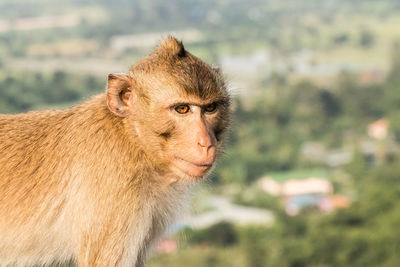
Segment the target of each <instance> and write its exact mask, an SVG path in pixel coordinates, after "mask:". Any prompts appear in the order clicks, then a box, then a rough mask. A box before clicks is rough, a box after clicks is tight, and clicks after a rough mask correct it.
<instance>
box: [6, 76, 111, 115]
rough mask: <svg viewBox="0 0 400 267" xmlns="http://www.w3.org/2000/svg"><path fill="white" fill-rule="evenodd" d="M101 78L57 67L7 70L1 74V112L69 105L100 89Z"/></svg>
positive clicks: (101, 85) (101, 84) (101, 86)
mask: <svg viewBox="0 0 400 267" xmlns="http://www.w3.org/2000/svg"><path fill="white" fill-rule="evenodd" d="M104 82H105V81H103V80H102V79H99V78H97V77H95V76H90V75H89V76H88V75H76V74H68V73H65V72H62V71H57V72H54V73H52V74H48V75H45V74H42V73H29V72H25V73H17V72H15V73H7V74H6V75H4V76H3V77H2V78H1V77H0V113H16V112H24V111H27V110H31V109H41V108H44V107H48V106H55V105H57V106H64V105H71V104H72V103H76V102H78V101H81V100H82V98H86V97H89V96H91V95H93V94H94V93H97V92H100V91H101V90H102V88H103V87H104V85H103V83H104Z"/></svg>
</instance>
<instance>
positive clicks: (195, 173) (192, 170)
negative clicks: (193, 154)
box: [174, 157, 213, 178]
mask: <svg viewBox="0 0 400 267" xmlns="http://www.w3.org/2000/svg"><path fill="white" fill-rule="evenodd" d="M174 158H175V160H174V165H175V167H176V168H178V169H179V170H180V171H181V172H183V173H184V174H186V175H188V176H191V177H195V178H203V177H204V176H205V175H206V174H207V173H208V171H209V170H210V169H211V168H212V166H213V162H211V163H209V162H199V163H198V162H192V161H189V160H185V159H183V158H180V157H174Z"/></svg>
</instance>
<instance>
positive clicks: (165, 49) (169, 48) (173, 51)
mask: <svg viewBox="0 0 400 267" xmlns="http://www.w3.org/2000/svg"><path fill="white" fill-rule="evenodd" d="M155 52H156V53H157V54H162V55H168V56H176V57H179V58H182V57H185V56H186V50H185V47H184V46H183V44H182V42H181V41H178V40H177V39H176V38H175V37H173V36H171V35H170V36H168V37H167V38H166V39H165V40H164V41H162V42H161V43H160V45H159V46H158V47H157V49H156V51H155Z"/></svg>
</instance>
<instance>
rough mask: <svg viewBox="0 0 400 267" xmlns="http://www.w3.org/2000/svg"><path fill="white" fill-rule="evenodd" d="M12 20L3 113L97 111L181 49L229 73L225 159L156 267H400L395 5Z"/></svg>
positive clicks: (182, 0) (3, 54) (168, 10)
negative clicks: (174, 43)
mask: <svg viewBox="0 0 400 267" xmlns="http://www.w3.org/2000/svg"><path fill="white" fill-rule="evenodd" d="M0 10H1V12H0V113H18V112H25V111H28V110H40V109H53V108H68V107H70V106H72V105H75V104H77V103H79V102H82V101H85V100H87V99H89V98H90V97H91V96H92V95H95V94H97V93H100V92H102V91H103V90H104V88H105V83H106V77H107V74H108V73H114V72H126V71H127V70H128V69H129V67H130V66H131V65H133V64H134V63H135V62H136V61H137V60H138V59H139V58H141V57H143V56H145V55H147V54H149V53H150V52H151V51H152V49H153V48H154V47H155V46H156V45H157V43H158V42H159V41H160V40H162V39H163V38H165V37H166V36H168V35H170V34H172V35H174V36H176V37H177V38H178V39H181V40H182V41H183V43H184V44H185V47H186V48H187V50H189V51H190V52H192V53H193V54H194V55H196V56H198V57H200V58H202V59H204V60H205V61H207V62H208V63H210V64H213V65H219V66H220V67H221V68H222V70H223V72H224V75H225V76H226V78H227V80H228V83H229V86H230V89H231V91H232V94H233V96H234V101H233V107H234V116H233V122H232V127H231V130H230V132H229V134H228V136H227V145H226V147H225V153H224V155H223V157H222V159H221V160H220V162H219V163H218V167H217V168H216V170H215V172H214V173H213V175H212V176H211V177H210V179H209V180H208V181H207V182H205V185H204V186H203V187H202V189H201V190H200V191H199V192H198V194H196V196H195V199H194V205H193V208H192V210H191V211H190V213H189V214H188V215H187V216H186V217H184V218H182V219H181V220H180V221H178V222H177V223H176V225H174V227H172V228H171V229H170V230H169V233H168V235H167V237H166V238H165V240H162V242H161V243H160V245H159V246H158V247H157V248H156V249H155V250H156V251H155V254H154V256H152V258H151V260H150V262H149V264H148V266H150V267H158V266H185V267H186V266H187V267H192V266H193V267H194V266H210V267H212V266H238V267H239V266H240V267H241V266H248V267H258V266H279V267H281V266H283V267H286V266H287V267H289V266H290V267H300V266H313V267H322V266H400V253H399V252H400V230H399V229H400V228H399V227H398V225H400V208H399V207H398V205H397V204H398V202H399V201H400V156H399V150H400V119H399V118H400V30H399V25H400V3H399V2H398V1H395V0H383V1H382V0H380V1H378V0H367V1H362V0H351V1H345V0H336V1H333V0H324V1H321V0H319V1H318V0H311V1H310V0H296V1H295V0H265V1H261V0H249V1H239V0H218V1H209V0H206V1H201V2H200V1H192V0H179V1H178V0H174V1H161V0H152V1H145V0H135V1H128V0H113V1H111V0H100V1H85V2H83V1H77V0H60V1H49V0H24V1H22V0H2V1H1V2H0ZM69 265H71V266H72V265H73V264H72V263H71V264H69ZM69 265H65V266H69ZM63 266H64V265H63Z"/></svg>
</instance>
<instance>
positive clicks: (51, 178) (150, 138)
mask: <svg viewBox="0 0 400 267" xmlns="http://www.w3.org/2000/svg"><path fill="white" fill-rule="evenodd" d="M53 90H57V88H53ZM229 105H230V97H229V94H228V92H227V89H226V86H225V84H224V81H223V78H222V77H221V74H220V73H219V71H218V70H216V69H214V68H212V67H210V66H209V65H207V64H206V63H204V62H203V61H201V60H200V59H198V58H197V57H195V56H193V55H192V54H190V53H189V52H187V51H186V50H185V48H184V47H183V45H182V43H181V42H179V41H177V40H176V39H174V38H173V37H169V38H167V39H166V40H164V41H163V42H162V43H161V44H160V45H159V46H158V48H157V49H156V50H155V51H154V52H153V53H152V54H150V55H149V56H147V57H145V58H144V59H142V60H140V61H138V62H137V63H136V64H135V65H134V66H133V67H132V68H131V69H130V70H129V72H128V73H127V74H123V73H119V74H110V75H109V76H108V84H107V89H106V92H105V93H103V94H100V95H97V96H95V97H94V98H92V99H91V100H89V101H87V102H85V103H83V104H80V105H78V106H75V107H72V108H69V109H66V110H52V111H35V112H29V113H26V114H16V115H0V266H32V265H35V264H39V265H41V266H42V265H45V264H48V263H51V262H54V261H58V262H63V261H66V260H69V259H73V260H74V262H76V264H77V266H79V267H82V266H97V267H111V266H143V265H144V261H145V258H146V254H147V251H148V249H149V248H150V247H151V246H152V244H154V243H155V242H156V241H157V240H158V239H159V238H160V236H161V235H162V234H163V232H164V230H165V228H166V227H167V226H168V225H170V224H171V223H172V222H173V220H174V218H175V217H176V215H178V213H180V210H181V208H182V207H183V203H185V202H187V199H188V196H189V195H190V193H191V192H192V190H193V187H194V185H195V184H197V183H198V182H199V181H200V180H202V179H203V178H204V177H205V176H207V175H208V174H209V172H210V171H211V169H212V168H213V166H214V163H215V159H216V157H217V155H219V154H220V151H221V141H222V139H223V138H222V137H223V133H224V132H225V130H226V129H227V126H228V123H229V109H230V108H229Z"/></svg>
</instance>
